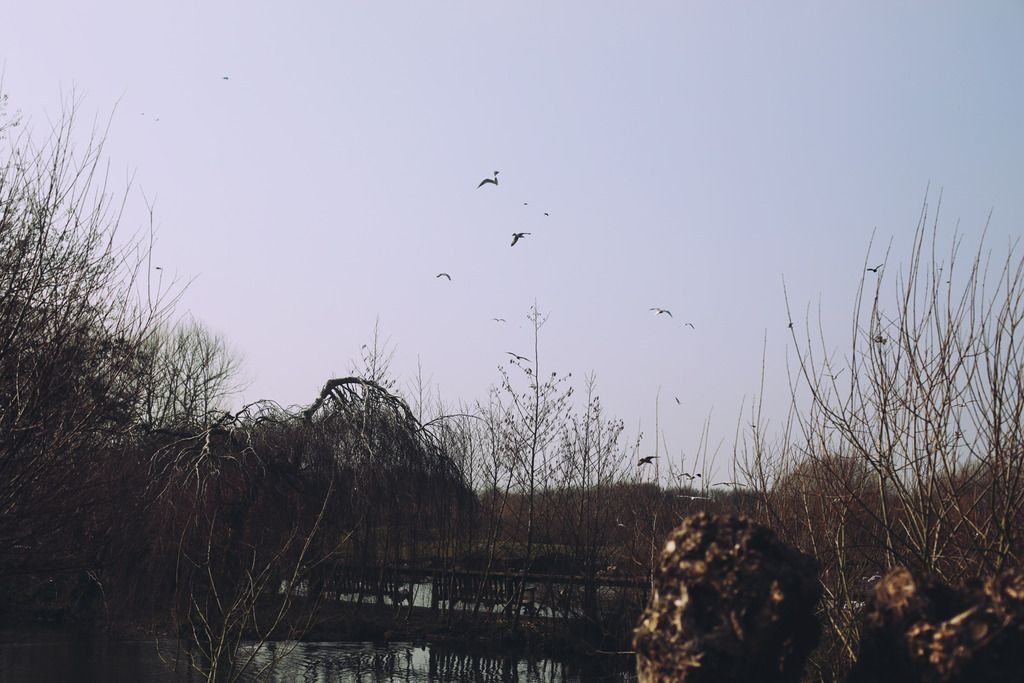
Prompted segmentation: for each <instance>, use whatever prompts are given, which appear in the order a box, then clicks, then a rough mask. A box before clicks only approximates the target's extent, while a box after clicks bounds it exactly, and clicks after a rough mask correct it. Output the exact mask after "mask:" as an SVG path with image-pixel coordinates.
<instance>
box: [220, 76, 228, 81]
mask: <svg viewBox="0 0 1024 683" xmlns="http://www.w3.org/2000/svg"><path fill="white" fill-rule="evenodd" d="M220 79H221V80H222V81H226V80H228V77H227V76H221V77H220Z"/></svg>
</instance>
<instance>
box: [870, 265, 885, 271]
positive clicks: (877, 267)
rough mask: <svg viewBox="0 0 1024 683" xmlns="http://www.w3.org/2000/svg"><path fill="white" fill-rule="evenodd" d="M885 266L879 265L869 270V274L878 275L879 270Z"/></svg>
mask: <svg viewBox="0 0 1024 683" xmlns="http://www.w3.org/2000/svg"><path fill="white" fill-rule="evenodd" d="M884 265H885V264H884V263H879V264H878V265H877V266H875V267H874V268H868V270H867V272H869V273H877V272H878V269H879V268H881V267H882V266H884Z"/></svg>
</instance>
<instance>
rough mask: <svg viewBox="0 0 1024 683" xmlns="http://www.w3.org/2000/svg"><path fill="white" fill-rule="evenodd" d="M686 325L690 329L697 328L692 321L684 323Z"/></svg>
mask: <svg viewBox="0 0 1024 683" xmlns="http://www.w3.org/2000/svg"><path fill="white" fill-rule="evenodd" d="M686 326H687V327H689V328H690V329H691V330H695V329H697V328H696V327H694V326H693V323H686Z"/></svg>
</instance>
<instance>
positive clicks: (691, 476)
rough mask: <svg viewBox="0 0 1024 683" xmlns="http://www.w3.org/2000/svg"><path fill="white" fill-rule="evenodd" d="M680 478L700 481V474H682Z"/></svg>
mask: <svg viewBox="0 0 1024 683" xmlns="http://www.w3.org/2000/svg"><path fill="white" fill-rule="evenodd" d="M680 476H683V477H689V478H690V479H700V472H698V473H697V474H690V473H689V472H683V473H682V474H681V475H680Z"/></svg>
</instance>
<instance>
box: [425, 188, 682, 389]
mask: <svg viewBox="0 0 1024 683" xmlns="http://www.w3.org/2000/svg"><path fill="white" fill-rule="evenodd" d="M500 173H501V171H495V172H494V173H493V174H492V175H491V177H489V178H484V179H483V180H481V181H480V182H479V183H478V184H477V186H476V189H478V190H479V189H480V188H482V187H483V186H484V185H493V186H495V187H498V175H499V174H500ZM529 205H530V203H529V202H523V206H529ZM542 213H543V214H544V215H545V216H550V215H551V214H549V213H548V212H547V211H544V212H542ZM532 234H533V233H530V232H513V233H512V243H511V244H510V245H509V246H512V247H514V246H516V244H518V243H519V241H520V240H523V239H525V238H526V237H527V236H528V235H532ZM434 278H435V279H439V278H444V279H446V280H448V281H449V282H451V279H452V276H451V273H447V272H441V273H438V274H437V275H435V276H434ZM650 310H651V311H654V313H655V315H667V316H668V317H670V318H672V317H674V316H673V315H672V311H670V310H668V309H667V308H661V307H660V306H652V307H651V308H650ZM491 320H493V321H495V322H499V323H503V322H505V319H504V318H491ZM684 325H685V326H686V327H689V328H690V329H691V330H693V329H696V328H695V327H694V325H693V323H691V322H686V323H684ZM508 353H509V354H510V355H512V356H515V357H516V358H517V359H520V360H529V359H527V358H525V357H524V356H519V355H518V354H514V353H512V352H511V351H509V352H508ZM678 402H679V399H678V398H677V399H676V403H678Z"/></svg>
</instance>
